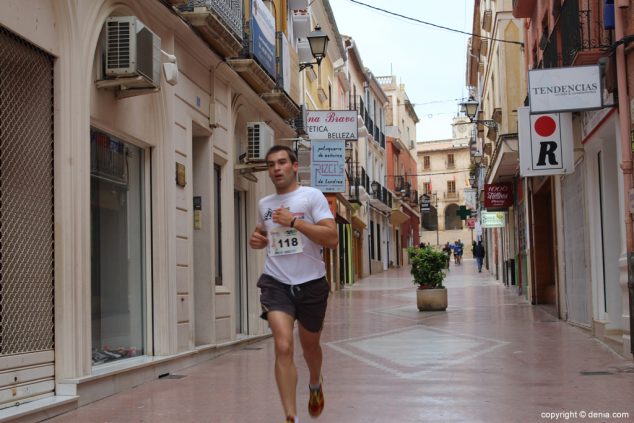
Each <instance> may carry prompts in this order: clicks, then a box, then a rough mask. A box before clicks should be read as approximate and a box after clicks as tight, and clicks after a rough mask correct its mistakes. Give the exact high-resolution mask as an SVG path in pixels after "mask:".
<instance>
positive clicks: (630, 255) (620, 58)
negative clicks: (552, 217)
mask: <svg viewBox="0 0 634 423" xmlns="http://www.w3.org/2000/svg"><path fill="white" fill-rule="evenodd" d="M615 6H616V7H615V8H614V24H615V25H614V35H615V37H616V39H617V40H622V39H623V37H624V36H625V31H624V28H623V27H624V20H623V9H624V8H627V7H629V6H630V1H629V0H617V1H616V4H615ZM615 54H616V75H617V87H618V92H619V126H620V130H621V155H622V161H621V169H622V170H623V191H624V192H623V197H624V200H625V201H624V206H625V207H624V208H625V216H624V217H625V239H626V244H625V246H626V251H627V262H628V281H627V285H628V299H629V306H630V307H629V308H630V310H629V312H630V352H631V353H632V354H634V274H632V270H631V269H630V267H631V266H630V263H631V262H632V261H633V260H634V234H632V215H631V213H630V210H629V205H630V190H631V189H632V145H631V139H630V131H631V122H630V103H629V95H628V90H627V65H626V61H625V45H624V43H623V44H621V45H619V46H618V47H617V48H616V51H615Z"/></svg>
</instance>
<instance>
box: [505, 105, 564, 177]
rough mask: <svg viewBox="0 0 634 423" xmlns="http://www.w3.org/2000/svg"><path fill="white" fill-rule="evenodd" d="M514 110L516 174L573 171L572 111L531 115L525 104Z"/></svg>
mask: <svg viewBox="0 0 634 423" xmlns="http://www.w3.org/2000/svg"><path fill="white" fill-rule="evenodd" d="M517 111H518V113H519V144H520V175H521V176H540V175H559V174H565V173H572V172H574V170H575V164H574V152H573V147H574V139H573V135H572V114H571V113H550V114H540V115H531V114H530V113H529V110H528V107H518V108H517Z"/></svg>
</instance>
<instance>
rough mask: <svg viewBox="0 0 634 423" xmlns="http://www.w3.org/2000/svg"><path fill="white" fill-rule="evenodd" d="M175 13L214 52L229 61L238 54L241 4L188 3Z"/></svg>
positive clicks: (219, 0)
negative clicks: (179, 13)
mask: <svg viewBox="0 0 634 423" xmlns="http://www.w3.org/2000/svg"><path fill="white" fill-rule="evenodd" d="M179 10H180V11H181V12H182V13H183V17H184V18H185V19H186V20H187V22H189V23H190V24H191V25H192V26H193V27H194V28H196V29H197V30H198V32H199V34H200V35H201V37H202V38H203V39H204V40H205V41H206V42H207V44H209V45H210V46H211V47H212V48H213V49H214V50H216V51H217V52H218V53H220V54H221V55H222V56H224V57H233V56H236V55H237V54H238V53H240V50H242V34H243V26H242V16H243V13H242V1H241V0H189V1H187V4H185V5H184V6H180V7H179Z"/></svg>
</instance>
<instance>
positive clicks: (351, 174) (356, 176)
mask: <svg viewBox="0 0 634 423" xmlns="http://www.w3.org/2000/svg"><path fill="white" fill-rule="evenodd" d="M346 175H347V177H348V201H350V202H351V203H358V204H361V203H363V202H365V201H368V200H369V199H370V195H369V194H368V193H369V192H370V178H369V177H368V175H367V173H366V172H365V169H364V168H363V166H361V165H359V164H357V163H352V162H348V163H347V165H346Z"/></svg>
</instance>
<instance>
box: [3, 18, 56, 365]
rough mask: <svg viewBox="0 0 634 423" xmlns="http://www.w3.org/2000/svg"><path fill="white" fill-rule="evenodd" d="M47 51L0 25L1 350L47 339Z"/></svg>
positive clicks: (41, 344) (44, 343) (48, 344)
mask: <svg viewBox="0 0 634 423" xmlns="http://www.w3.org/2000/svg"><path fill="white" fill-rule="evenodd" d="M53 246H54V244H53V58H52V57H51V56H49V55H48V54H46V53H45V52H43V51H42V50H40V49H38V48H36V47H35V46H33V45H31V44H30V43H28V42H27V41H25V40H23V39H21V38H19V37H17V36H16V35H14V34H13V33H11V32H9V31H8V30H6V29H4V28H2V27H0V356H4V355H9V354H17V353H26V352H36V351H43V350H50V349H52V348H53V347H54V321H53V317H54V313H53V311H54V309H53V307H54V303H53V298H54V297H53V288H54V273H53V272H54V266H53V259H54V257H53V253H54V251H53Z"/></svg>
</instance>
